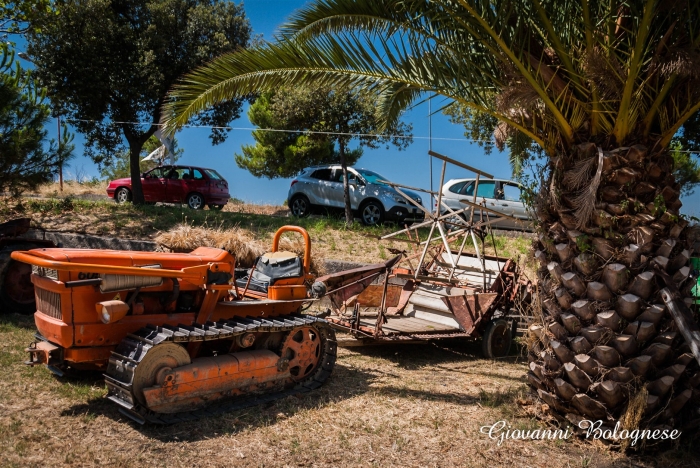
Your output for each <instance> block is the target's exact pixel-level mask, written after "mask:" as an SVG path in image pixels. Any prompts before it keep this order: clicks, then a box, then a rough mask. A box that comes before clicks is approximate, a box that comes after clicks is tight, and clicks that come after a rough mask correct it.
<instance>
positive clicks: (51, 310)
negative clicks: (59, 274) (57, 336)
mask: <svg viewBox="0 0 700 468" xmlns="http://www.w3.org/2000/svg"><path fill="white" fill-rule="evenodd" d="M34 290H35V293H36V310H38V311H39V312H42V313H44V314H46V315H48V316H50V317H53V318H55V319H58V320H63V315H62V314H61V295H60V294H58V293H55V292H53V291H47V290H46V289H41V288H34Z"/></svg>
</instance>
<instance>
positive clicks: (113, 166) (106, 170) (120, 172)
mask: <svg viewBox="0 0 700 468" xmlns="http://www.w3.org/2000/svg"><path fill="white" fill-rule="evenodd" d="M161 146H162V143H161V142H160V140H159V139H158V138H156V136H155V135H151V137H150V138H149V139H148V140H146V143H144V144H143V148H141V157H142V158H145V157H146V156H148V155H149V154H151V153H152V152H153V151H155V150H156V149H158V148H160V147H161ZM173 149H174V150H175V151H174V153H173V155H172V158H171V156H170V152H169V150H167V149H166V150H165V153H164V158H163V160H164V161H165V163H166V164H169V163H170V161H171V160H172V161H173V162H177V160H178V159H180V157H181V156H182V154H183V153H184V152H185V150H183V149H181V148H178V147H177V140H174V141H173ZM107 159H108V160H109V161H108V163H105V164H103V165H102V167H101V168H100V176H102V178H103V179H106V180H115V179H122V178H125V177H130V175H131V164H130V161H129V152H128V151H118V152H117V153H115V154H114V155H110V156H106V160H107ZM157 166H158V161H153V160H151V161H143V160H142V161H140V163H139V167H140V168H141V169H140V171H141V172H142V173H143V172H146V171H150V170H151V169H153V168H155V167H157Z"/></svg>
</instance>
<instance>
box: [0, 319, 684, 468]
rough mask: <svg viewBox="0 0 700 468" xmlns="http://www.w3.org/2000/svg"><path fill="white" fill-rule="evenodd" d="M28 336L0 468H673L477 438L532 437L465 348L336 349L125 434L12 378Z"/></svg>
mask: <svg viewBox="0 0 700 468" xmlns="http://www.w3.org/2000/svg"><path fill="white" fill-rule="evenodd" d="M32 328H33V327H32V325H31V322H29V321H28V319H26V318H25V319H21V318H18V317H16V316H13V317H10V318H8V319H7V320H6V322H5V323H0V349H1V351H2V353H0V359H1V364H2V366H1V367H0V444H2V447H3V449H2V450H0V466H23V467H24V466H41V467H49V466H96V465H107V466H156V465H157V466H169V467H170V466H186V467H190V466H204V467H208V466H241V467H247V466H334V467H336V466H339V467H344V466H353V467H354V466H445V467H452V466H541V467H547V468H552V467H594V466H599V467H607V466H613V465H614V466H621V467H622V466H632V463H635V465H634V466H680V465H679V464H678V462H679V460H681V461H682V460H683V459H684V458H683V457H686V456H687V454H686V453H685V452H682V451H681V452H671V453H667V454H664V455H663V456H661V457H657V458H656V459H649V460H639V459H634V460H631V459H628V458H625V457H622V456H620V455H619V454H615V453H610V452H608V451H607V449H605V448H604V447H601V446H593V445H588V444H582V443H580V442H578V441H575V440H569V441H559V442H555V441H536V442H534V441H513V440H509V441H506V442H505V443H504V444H503V445H502V446H500V447H499V446H498V445H497V444H496V443H495V441H492V440H489V439H488V438H487V437H486V436H485V435H484V434H481V433H480V431H479V428H480V427H481V426H483V425H486V424H492V423H494V422H496V421H499V420H506V421H508V423H509V424H511V425H512V427H513V428H519V429H528V428H536V427H540V425H541V423H539V422H538V421H537V420H536V419H534V418H532V417H530V416H527V415H525V414H521V413H520V411H519V409H518V406H517V405H516V404H515V403H514V400H516V399H517V398H519V397H520V395H521V393H522V392H523V390H524V388H525V384H524V379H523V375H524V373H525V370H526V368H525V365H524V363H523V362H522V361H520V360H517V359H515V358H513V359H509V360H505V361H498V362H494V361H487V360H483V359H480V358H479V357H477V355H478V346H474V345H469V344H464V343H457V344H452V345H449V346H437V345H425V346H413V347H410V346H403V347H402V346H385V347H376V348H366V349H364V350H360V351H357V350H352V351H351V350H343V349H341V350H340V356H339V359H338V363H337V365H336V368H335V370H334V373H333V376H332V377H331V380H330V381H329V382H328V383H327V384H326V385H325V386H323V387H322V388H321V389H319V390H317V391H315V392H312V393H310V394H307V395H304V396H302V397H299V398H297V397H288V398H287V399H284V400H282V401H278V402H276V403H274V404H269V405H266V406H263V407H257V408H250V409H246V410H239V411H236V412H232V413H229V414H226V415H223V416H219V417H216V418H213V419H210V420H206V421H199V422H192V423H186V424H181V425H175V426H164V427H163V426H145V427H144V426H137V425H135V424H134V423H132V422H130V421H128V420H126V419H125V418H124V417H122V416H120V414H119V413H118V411H117V409H116V407H115V405H113V404H112V403H111V402H109V401H107V400H106V399H105V398H104V394H105V389H104V386H103V384H102V383H101V381H100V380H99V379H98V377H99V376H96V377H94V378H93V379H86V380H82V381H75V380H73V381H71V380H59V379H56V378H54V377H53V376H51V374H50V373H49V372H48V371H47V370H46V369H43V368H40V367H37V368H28V367H25V366H24V365H23V364H22V361H23V360H24V353H23V348H24V347H25V346H26V344H27V343H28V342H30V341H31V340H32V334H33V330H32ZM685 460H686V461H687V460H693V459H690V458H685ZM693 461H694V460H693ZM636 463H639V464H636ZM686 466H691V465H690V464H688V463H686Z"/></svg>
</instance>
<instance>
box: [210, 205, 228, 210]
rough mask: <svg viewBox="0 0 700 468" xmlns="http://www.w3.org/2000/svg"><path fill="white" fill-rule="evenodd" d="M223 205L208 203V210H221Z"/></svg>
mask: <svg viewBox="0 0 700 468" xmlns="http://www.w3.org/2000/svg"><path fill="white" fill-rule="evenodd" d="M224 206H225V205H209V209H210V210H215V211H221V210H223V209H224Z"/></svg>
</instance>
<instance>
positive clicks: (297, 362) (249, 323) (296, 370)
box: [105, 314, 337, 424]
mask: <svg viewBox="0 0 700 468" xmlns="http://www.w3.org/2000/svg"><path fill="white" fill-rule="evenodd" d="M277 332H287V334H286V335H285V338H284V340H283V342H282V345H281V346H280V347H279V348H278V350H279V354H280V360H279V363H278V367H279V369H280V370H281V371H286V370H287V369H289V372H290V375H291V378H289V379H287V381H286V382H284V387H285V389H284V390H282V391H277V392H274V393H263V394H250V395H245V396H240V395H238V396H236V397H231V398H225V399H219V400H215V401H213V402H212V403H211V404H209V405H207V406H205V407H203V408H201V409H196V410H193V411H182V412H178V413H158V412H155V411H152V410H150V409H148V408H147V407H146V406H145V401H144V399H143V396H142V394H141V390H142V389H143V388H145V387H148V386H151V385H153V383H154V379H155V380H157V379H158V375H159V373H162V371H163V370H167V369H170V368H173V367H179V366H181V365H185V364H187V363H188V357H189V356H186V352H184V353H183V352H182V351H184V349H185V348H184V347H186V346H187V343H190V342H197V341H204V340H206V341H207V342H212V341H214V340H231V339H236V338H237V337H238V336H242V335H245V334H248V333H258V334H260V333H270V334H272V333H277ZM183 346H184V347H183ZM177 347H182V349H181V350H180V349H178V348H177ZM336 353H337V343H336V339H335V332H334V331H333V329H332V328H330V326H329V325H328V323H327V322H326V321H325V320H323V319H320V318H317V317H313V316H308V315H298V314H294V315H284V316H278V317H270V318H266V319H263V318H259V317H246V318H234V319H230V320H223V321H220V322H216V323H207V324H206V325H193V326H185V325H180V326H176V327H172V326H155V325H148V326H146V327H144V328H142V329H140V330H138V331H137V332H135V333H132V334H129V335H128V336H127V337H126V338H125V339H124V340H123V341H122V342H121V343H120V344H119V345H118V346H117V348H116V349H115V351H114V352H113V353H112V357H111V358H110V360H109V367H108V369H107V373H106V374H105V383H106V384H107V388H108V390H109V392H108V398H109V399H110V400H112V401H113V402H115V403H117V404H118V405H119V407H120V408H119V411H120V412H121V413H122V414H124V415H126V416H128V417H129V418H131V419H133V420H134V421H136V422H138V423H140V424H144V423H145V422H150V423H155V424H172V423H177V422H182V421H192V420H197V419H201V418H204V417H211V416H215V415H218V414H222V413H225V412H229V411H233V410H237V409H242V408H247V407H250V406H255V405H259V404H263V403H268V402H271V401H275V400H278V399H281V398H284V397H287V396H289V395H294V394H297V393H302V392H308V391H311V390H313V389H316V388H318V387H320V386H321V385H322V384H323V382H324V381H325V380H326V379H328V377H330V375H331V372H332V371H333V367H334V366H335V360H336ZM196 359H197V358H195V359H194V362H196ZM141 366H143V368H141Z"/></svg>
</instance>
